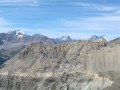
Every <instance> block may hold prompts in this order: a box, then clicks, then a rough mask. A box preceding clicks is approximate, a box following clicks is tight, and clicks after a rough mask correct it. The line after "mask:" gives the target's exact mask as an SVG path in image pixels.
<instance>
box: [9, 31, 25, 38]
mask: <svg viewBox="0 0 120 90" xmlns="http://www.w3.org/2000/svg"><path fill="white" fill-rule="evenodd" d="M8 34H12V35H16V36H18V37H19V38H21V37H23V36H24V35H25V33H24V32H23V31H21V30H15V31H10V32H8Z"/></svg>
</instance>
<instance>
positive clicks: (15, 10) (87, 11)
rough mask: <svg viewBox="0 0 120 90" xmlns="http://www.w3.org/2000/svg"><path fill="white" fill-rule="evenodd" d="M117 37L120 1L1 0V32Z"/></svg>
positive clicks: (119, 22) (119, 23) (119, 25)
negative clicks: (18, 31) (14, 31)
mask: <svg viewBox="0 0 120 90" xmlns="http://www.w3.org/2000/svg"><path fill="white" fill-rule="evenodd" d="M18 29H19V30H22V31H24V32H25V33H26V34H35V33H40V34H43V35H46V36H48V37H51V38H58V37H61V36H63V35H69V36H71V37H72V38H73V39H88V38H89V37H90V36H92V35H95V34H96V35H106V36H107V37H108V38H109V39H114V38H117V37H120V0H0V33H1V32H8V31H11V30H18Z"/></svg>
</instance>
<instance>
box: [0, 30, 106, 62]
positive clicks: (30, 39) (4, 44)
mask: <svg viewBox="0 0 120 90" xmlns="http://www.w3.org/2000/svg"><path fill="white" fill-rule="evenodd" d="M90 40H104V41H108V39H107V37H105V36H100V37H99V36H96V35H94V36H92V37H91V38H90ZM70 41H75V40H73V39H71V37H70V36H68V35H66V36H62V37H61V38H55V39H53V38H48V37H47V36H44V35H41V34H34V35H27V34H25V33H24V32H23V31H21V30H15V31H10V32H8V33H0V64H2V63H4V62H5V61H7V60H9V59H10V58H12V57H13V56H14V55H16V54H17V53H19V52H20V51H21V50H22V49H24V48H25V47H26V46H27V45H29V44H32V43H38V44H45V45H54V44H58V43H63V42H64V43H65V42H70ZM7 52H8V53H7Z"/></svg>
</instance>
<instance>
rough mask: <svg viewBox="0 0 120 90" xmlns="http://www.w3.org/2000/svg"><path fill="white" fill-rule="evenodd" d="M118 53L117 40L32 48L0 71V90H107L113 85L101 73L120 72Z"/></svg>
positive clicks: (3, 66) (29, 47)
mask: <svg viewBox="0 0 120 90" xmlns="http://www.w3.org/2000/svg"><path fill="white" fill-rule="evenodd" d="M119 53H120V42H119V39H118V40H114V41H110V42H104V41H91V40H86V41H73V42H68V43H62V44H57V45H51V46H47V45H43V44H31V45H29V46H28V47H27V48H25V49H24V50H23V51H22V52H20V53H19V54H17V55H16V56H15V57H13V58H12V59H11V60H9V61H7V62H6V63H4V64H3V65H2V66H1V67H0V68H1V69H0V90H101V89H106V88H109V87H108V86H112V85H114V84H115V82H114V80H113V79H111V78H110V80H109V75H108V76H106V74H102V73H104V72H106V73H107V72H109V71H115V72H120V69H119V68H120V60H119V58H120V55H119ZM95 72H97V73H98V74H99V76H98V74H97V73H95ZM118 86H119V85H118ZM106 90H108V89H106ZM114 90H115V89H114ZM116 90H119V87H118V88H116Z"/></svg>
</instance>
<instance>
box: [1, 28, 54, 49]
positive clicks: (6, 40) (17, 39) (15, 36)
mask: <svg viewBox="0 0 120 90" xmlns="http://www.w3.org/2000/svg"><path fill="white" fill-rule="evenodd" d="M31 43H42V44H46V45H52V44H55V43H56V42H55V40H54V39H51V38H48V37H46V36H43V35H40V34H35V35H32V36H30V35H26V34H25V33H24V32H23V31H20V30H15V31H10V32H8V33H0V49H1V48H4V49H7V48H13V47H16V46H19V45H29V44H31Z"/></svg>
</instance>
